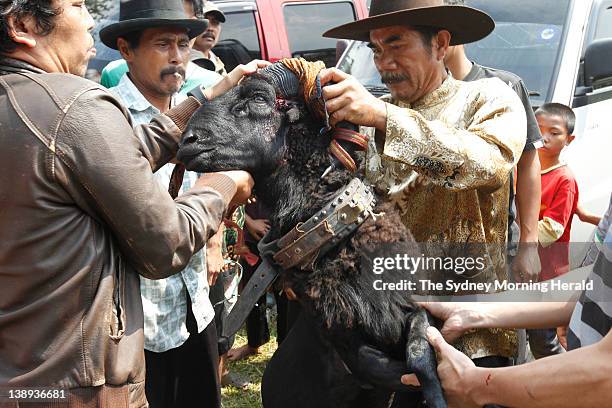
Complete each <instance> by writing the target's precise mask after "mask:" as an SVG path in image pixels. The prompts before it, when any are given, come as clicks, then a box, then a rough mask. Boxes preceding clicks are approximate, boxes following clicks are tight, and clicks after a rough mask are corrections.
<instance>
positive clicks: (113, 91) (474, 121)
mask: <svg viewBox="0 0 612 408" xmlns="http://www.w3.org/2000/svg"><path fill="white" fill-rule="evenodd" d="M225 21H226V16H225V14H224V13H223V12H222V11H221V10H220V9H219V8H218V7H216V6H215V5H214V3H212V2H210V1H203V0H126V1H122V2H121V8H120V18H119V21H117V22H115V23H112V24H109V25H107V26H106V27H104V28H103V29H102V30H101V31H100V39H101V41H102V42H103V43H104V44H105V45H106V46H108V47H110V48H113V49H115V50H118V51H119V53H120V54H121V57H122V59H120V60H117V61H113V62H111V63H110V64H108V66H106V67H105V68H104V70H103V71H102V74H101V82H100V84H97V83H94V82H92V81H88V80H86V79H83V78H81V77H82V76H83V75H84V74H85V71H86V69H87V64H88V61H89V60H90V59H91V58H92V57H93V56H94V55H95V49H94V43H93V38H92V37H91V34H90V32H91V30H92V28H93V25H94V22H93V19H92V18H91V16H90V15H89V13H88V11H87V7H86V4H85V3H84V2H83V1H82V0H44V1H38V0H36V1H35V0H22V1H12V0H0V85H1V86H2V88H1V89H0V106H1V107H2V110H0V141H1V144H2V146H3V148H2V149H1V150H0V162H1V163H2V165H1V166H2V172H0V185H1V186H2V189H1V190H2V193H0V197H1V198H0V242H2V245H0V283H1V284H0V387H6V388H14V389H17V388H19V387H57V388H61V389H66V390H69V393H68V396H67V400H66V401H65V402H66V404H67V405H66V406H70V407H73V406H74V407H136V406H138V407H144V406H150V407H165V408H168V407H191V406H205V407H211V408H212V407H221V394H220V387H221V386H222V385H234V386H237V387H243V386H244V385H245V381H244V380H242V379H240V378H239V377H237V376H235V375H233V373H230V372H229V370H228V366H227V361H228V360H229V361H236V360H239V359H244V358H247V357H248V356H250V355H253V354H257V353H258V351H259V348H260V347H261V346H262V345H263V344H265V343H267V342H268V341H269V340H270V330H269V328H268V321H267V314H266V309H267V303H268V301H267V298H266V296H264V297H262V298H261V299H260V300H259V302H258V303H257V305H256V306H255V308H254V309H253V310H252V311H251V314H250V315H249V317H248V319H247V325H246V327H247V336H248V344H246V345H244V346H242V347H240V348H232V345H233V344H232V343H233V339H226V338H220V337H219V336H218V333H220V332H221V331H222V330H223V324H224V321H225V318H226V317H227V315H228V313H229V311H230V310H231V308H232V306H233V304H234V303H235V302H236V299H237V298H238V296H239V291H240V290H241V288H242V287H243V286H244V283H245V282H246V281H248V279H249V278H250V277H251V276H252V275H253V273H254V271H255V270H256V268H257V266H258V265H259V263H260V262H261V259H260V255H259V253H258V250H257V242H258V241H259V240H261V239H262V237H263V236H265V235H266V234H267V233H268V231H269V229H270V222H269V220H268V217H269V215H268V211H267V209H266V208H264V207H263V205H262V204H261V203H260V202H259V201H257V200H256V198H255V199H253V197H251V193H252V191H251V190H252V188H253V179H252V177H251V176H250V175H249V174H248V173H246V172H244V171H239V170H236V171H227V172H219V173H211V174H198V173H195V172H191V171H186V170H185V168H184V166H183V165H182V164H180V163H178V162H177V161H176V159H175V155H176V151H177V146H178V142H179V140H180V138H181V136H182V133H183V131H184V130H185V129H186V126H187V123H188V121H189V118H190V116H191V115H192V114H193V112H194V111H195V110H197V108H198V107H199V106H201V105H202V104H206V103H208V102H209V101H210V100H212V99H214V98H215V97H218V96H219V95H222V94H224V93H225V92H227V91H229V90H230V89H231V88H233V87H234V86H235V85H236V84H238V82H239V81H240V80H241V79H242V78H243V77H244V76H245V75H250V74H253V73H255V72H256V71H257V70H258V69H260V68H263V67H265V66H267V65H269V63H268V62H265V61H257V60H255V61H251V62H249V63H247V64H245V65H240V66H238V67H236V68H235V69H234V70H232V71H231V72H229V73H228V72H226V70H225V67H224V65H223V62H222V61H221V59H220V58H219V57H218V56H217V55H215V54H214V53H213V51H212V48H213V47H214V46H215V44H216V43H217V41H218V40H219V36H220V33H221V30H222V24H223V23H224V22H225ZM400 22H401V23H400ZM493 27H494V22H493V20H492V19H491V18H490V17H489V16H487V15H486V14H485V13H483V12H481V11H479V10H476V9H473V8H470V7H466V6H465V5H464V4H463V1H461V0H444V1H442V0H425V1H406V0H403V1H402V0H378V1H377V0H374V1H372V5H371V9H370V17H369V18H366V19H363V20H359V21H356V22H352V23H348V24H345V25H342V26H340V27H336V28H334V29H331V30H330V31H328V32H327V33H326V35H327V36H330V37H334V38H341V39H354V40H361V41H367V42H368V43H369V46H370V47H371V48H372V50H373V54H374V61H373V63H374V64H375V65H376V68H377V70H378V71H379V72H380V74H381V78H382V80H383V82H384V83H385V84H386V85H387V87H388V89H389V95H387V96H384V97H382V98H376V97H374V96H373V95H372V94H370V93H369V92H368V91H367V90H366V89H365V88H364V86H363V85H361V84H360V83H359V82H358V81H357V80H355V79H354V78H353V77H351V76H350V75H348V74H346V73H344V72H341V71H339V70H337V69H335V68H329V69H325V70H324V71H322V73H321V74H320V78H319V80H320V83H321V84H322V85H326V86H324V88H323V97H324V99H325V101H326V102H325V104H326V109H327V113H328V114H329V122H330V125H331V126H335V125H336V124H338V123H341V122H343V121H347V122H351V123H353V124H355V125H358V126H361V129H362V130H361V131H362V132H363V133H364V134H368V135H369V136H370V139H369V140H370V143H369V147H368V152H367V159H366V165H365V174H366V179H367V181H368V182H369V183H371V185H372V186H374V187H375V188H376V190H377V192H378V193H379V194H380V195H382V196H383V197H386V198H387V199H388V200H390V201H393V202H394V203H396V204H397V208H398V210H399V211H400V213H401V218H402V222H403V223H404V224H405V226H406V227H407V228H408V229H409V230H410V231H411V233H412V234H413V235H414V237H415V239H416V240H417V241H418V242H420V243H428V244H436V243H448V242H454V243H469V244H477V245H478V244H480V247H479V248H481V250H482V251H483V253H482V255H485V256H486V258H487V259H489V260H491V267H490V268H487V269H486V270H485V271H484V272H483V273H482V274H481V275H479V276H477V277H474V278H475V279H478V280H479V281H481V282H493V281H495V280H504V279H510V280H513V281H516V282H530V281H537V280H548V279H555V278H558V277H559V276H561V275H564V274H566V273H567V272H569V270H570V259H569V245H570V234H571V225H572V221H573V217H574V215H576V216H577V217H579V218H580V220H581V221H584V222H588V223H591V224H593V225H595V226H597V232H596V234H595V241H596V243H595V245H596V250H595V256H594V257H593V261H594V263H593V265H592V268H593V270H592V272H591V274H590V276H589V279H590V280H591V281H593V282H594V283H595V285H594V289H593V290H589V291H585V292H583V293H576V295H575V299H574V300H572V301H569V302H562V303H553V302H549V303H538V304H536V303H512V304H506V303H495V302H487V303H483V302H481V303H467V302H453V303H434V302H429V303H423V304H422V306H423V307H425V308H426V309H427V310H428V311H429V312H430V313H431V314H432V315H433V316H435V317H437V318H439V319H440V321H441V322H442V324H441V326H440V327H441V328H440V331H438V330H436V329H435V328H433V327H432V328H430V329H429V332H428V336H429V341H430V343H431V345H432V346H433V347H434V349H435V351H436V353H437V356H438V364H439V365H438V375H439V377H440V379H441V381H442V385H443V388H444V392H445V395H446V398H447V401H448V404H449V406H451V407H476V406H485V405H487V406H520V407H575V406H585V407H586V406H605V404H606V402H607V401H608V400H609V399H610V397H611V394H610V390H611V389H612V387H611V384H610V382H611V381H612V380H611V379H612V375H611V374H612V363H610V361H612V359H611V358H612V335H611V334H609V331H610V328H611V327H612V309H610V304H612V303H611V302H612V298H611V297H610V296H611V294H612V292H610V290H611V289H610V288H611V287H612V280H611V277H612V224H611V221H612V199H611V202H610V208H609V209H608V211H607V213H606V214H605V215H604V214H590V213H589V212H588V211H586V210H585V209H584V208H583V207H582V206H581V205H580V200H579V186H578V185H577V182H576V180H575V178H574V176H573V174H572V172H571V169H570V168H568V166H567V165H565V164H564V163H563V161H562V160H561V152H562V151H563V149H564V148H565V147H566V146H568V145H569V144H570V143H571V142H572V141H573V139H574V137H575V135H574V128H575V114H574V112H573V111H572V109H571V108H570V107H568V106H565V105H562V104H559V103H546V104H544V105H542V106H540V107H538V109H537V110H535V112H534V109H533V108H532V106H531V104H530V101H529V93H528V91H527V88H526V86H525V84H524V83H523V81H522V80H521V78H519V77H518V76H516V75H515V74H513V73H510V72H505V71H501V70H497V69H495V68H491V67H485V66H481V65H479V64H478V63H477V62H474V61H471V60H470V59H469V56H468V55H466V53H465V50H464V48H463V44H465V43H468V42H473V41H477V40H480V39H482V38H485V37H486V36H487V35H488V34H489V33H490V32H491V30H492V29H493ZM183 174H184V175H183ZM179 176H183V177H182V178H181V177H179ZM178 180H181V181H178ZM247 200H248V202H247ZM276 289H277V290H274V291H273V292H274V299H275V304H276V306H277V309H278V342H279V343H281V342H282V341H283V339H284V337H285V336H286V335H287V333H288V332H289V331H290V329H291V327H292V324H293V323H294V322H295V321H296V320H297V317H296V316H297V314H298V313H299V307H298V303H299V299H295V298H294V294H293V293H292V291H291V290H290V288H288V289H287V290H285V291H284V292H283V291H279V290H278V288H276ZM568 327H569V328H568ZM517 328H523V329H528V331H527V333H528V336H529V343H530V349H531V351H532V353H533V355H534V357H535V358H536V359H537V361H535V362H531V363H528V364H523V365H516V366H513V364H514V363H515V360H516V356H517V342H518V341H517V331H516V330H515V329H517ZM451 344H452V345H451ZM145 368H146V369H145ZM401 380H402V382H403V383H404V384H406V385H411V386H418V381H417V380H416V378H415V377H414V376H413V375H410V374H406V375H405V376H404V377H402V379H401ZM298 386H299V384H296V387H298ZM575 395H576V396H580V403H579V404H578V405H577V404H576V401H575V398H572V397H573V396H575ZM412 396H413V392H406V393H402V392H398V393H396V395H395V398H394V402H393V405H392V406H393V407H406V406H412V405H409V404H411V402H409V400H410V401H412V400H413V398H412ZM7 402H9V403H10V402H11V401H7ZM2 404H4V401H0V406H4V405H2ZM7 406H15V407H17V406H20V405H19V402H16V401H15V402H13V405H7ZM40 406H44V405H40Z"/></svg>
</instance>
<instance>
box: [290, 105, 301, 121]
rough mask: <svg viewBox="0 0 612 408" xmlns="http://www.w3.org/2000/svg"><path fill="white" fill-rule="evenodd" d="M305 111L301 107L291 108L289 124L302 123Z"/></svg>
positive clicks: (294, 106)
mask: <svg viewBox="0 0 612 408" xmlns="http://www.w3.org/2000/svg"><path fill="white" fill-rule="evenodd" d="M302 112H303V110H302V109H301V108H300V106H299V105H297V104H296V105H293V106H292V107H291V108H289V110H288V111H287V120H288V121H289V123H297V122H299V121H300V119H302V117H303V113H302Z"/></svg>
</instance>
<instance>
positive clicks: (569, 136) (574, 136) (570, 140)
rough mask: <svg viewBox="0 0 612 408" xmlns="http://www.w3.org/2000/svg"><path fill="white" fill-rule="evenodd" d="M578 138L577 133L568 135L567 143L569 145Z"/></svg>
mask: <svg viewBox="0 0 612 408" xmlns="http://www.w3.org/2000/svg"><path fill="white" fill-rule="evenodd" d="M575 138H576V135H568V136H567V140H566V141H565V145H566V146H569V145H570V143H572V142H573V141H574V139H575Z"/></svg>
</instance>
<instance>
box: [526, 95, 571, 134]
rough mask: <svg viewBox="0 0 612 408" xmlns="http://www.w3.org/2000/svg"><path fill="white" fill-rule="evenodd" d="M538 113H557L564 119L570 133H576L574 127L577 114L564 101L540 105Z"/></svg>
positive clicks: (556, 114)
mask: <svg viewBox="0 0 612 408" xmlns="http://www.w3.org/2000/svg"><path fill="white" fill-rule="evenodd" d="M535 114H536V116H537V115H555V116H559V117H560V118H561V119H563V122H564V124H565V128H566V129H567V134H568V135H573V134H574V128H575V127H576V114H575V113H574V111H573V110H572V108H570V107H569V106H567V105H563V104H562V103H545V104H544V105H542V106H540V107H539V108H538V110H537V111H536V113H535Z"/></svg>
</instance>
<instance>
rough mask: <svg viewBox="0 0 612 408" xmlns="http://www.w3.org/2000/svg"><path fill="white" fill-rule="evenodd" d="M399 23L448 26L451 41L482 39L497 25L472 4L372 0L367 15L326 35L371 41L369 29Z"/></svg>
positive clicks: (425, 0) (417, 0) (460, 42)
mask: <svg viewBox="0 0 612 408" xmlns="http://www.w3.org/2000/svg"><path fill="white" fill-rule="evenodd" d="M396 25H399V26H425V27H434V28H438V29H441V30H448V31H449V32H450V33H451V42H450V45H459V44H467V43H471V42H474V41H478V40H481V39H483V38H485V37H486V36H487V35H489V34H490V33H491V31H493V29H494V28H495V22H494V21H493V19H492V18H491V17H490V16H489V15H488V14H487V13H485V12H484V11H481V10H478V9H475V8H473V7H467V6H445V5H444V2H443V1H442V0H372V5H371V7H370V16H369V17H368V18H364V19H362V20H357V21H354V22H351V23H348V24H343V25H341V26H338V27H334V28H332V29H330V30H328V31H326V32H325V33H323V37H330V38H342V39H347V40H358V41H370V31H372V30H376V29H378V28H385V27H391V26H396Z"/></svg>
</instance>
